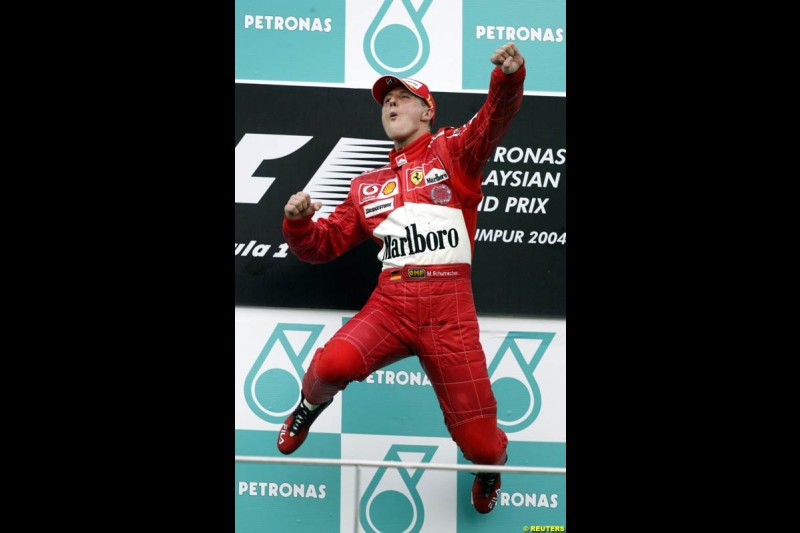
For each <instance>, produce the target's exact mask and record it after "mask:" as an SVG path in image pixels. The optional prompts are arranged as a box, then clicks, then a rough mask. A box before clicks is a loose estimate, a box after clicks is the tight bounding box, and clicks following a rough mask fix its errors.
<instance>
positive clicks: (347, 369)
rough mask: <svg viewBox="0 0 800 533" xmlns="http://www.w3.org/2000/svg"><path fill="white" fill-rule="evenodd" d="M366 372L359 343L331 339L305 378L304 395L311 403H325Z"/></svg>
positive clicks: (315, 356)
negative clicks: (357, 346)
mask: <svg viewBox="0 0 800 533" xmlns="http://www.w3.org/2000/svg"><path fill="white" fill-rule="evenodd" d="M365 371H366V369H365V366H364V359H363V358H362V357H361V353H360V352H359V351H358V350H357V349H356V348H355V346H353V345H352V344H350V343H349V342H346V341H343V340H341V339H336V338H334V339H331V340H330V341H328V343H327V344H325V346H323V347H322V348H318V349H317V351H316V353H314V357H313V358H312V359H311V364H310V365H309V367H308V370H307V371H306V375H305V376H304V377H303V395H304V396H305V397H306V400H308V401H309V403H313V404H317V405H319V404H323V403H325V402H327V401H328V400H330V399H331V398H333V397H334V396H335V395H336V393H338V392H339V391H341V390H344V388H345V387H347V384H348V383H350V382H351V381H353V380H354V379H358V378H359V377H360V376H362V375H364V373H365Z"/></svg>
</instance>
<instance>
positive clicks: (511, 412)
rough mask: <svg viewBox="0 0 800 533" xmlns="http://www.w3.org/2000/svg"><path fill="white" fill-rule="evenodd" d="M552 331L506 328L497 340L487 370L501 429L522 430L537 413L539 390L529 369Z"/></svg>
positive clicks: (536, 362) (541, 353)
mask: <svg viewBox="0 0 800 533" xmlns="http://www.w3.org/2000/svg"><path fill="white" fill-rule="evenodd" d="M555 335H556V334H555V333H549V332H539V331H509V332H508V335H506V338H505V339H504V340H503V342H502V344H500V347H499V348H498V350H497V354H496V355H495V357H494V359H493V360H492V363H491V364H490V365H489V367H488V370H489V377H490V379H491V381H492V389H493V390H494V393H495V396H496V397H497V425H498V426H500V427H501V428H502V429H503V430H504V431H506V432H509V433H512V432H516V431H522V430H523V429H525V428H527V427H528V426H530V425H531V424H532V423H533V421H534V420H536V417H537V416H539V412H540V411H541V410H542V392H541V391H540V390H539V385H538V384H537V383H536V380H535V379H534V377H533V372H534V370H535V369H536V366H537V365H538V364H539V361H541V360H542V357H543V356H544V353H545V352H546V351H547V348H548V346H550V343H551V342H552V341H553V338H554V337H555ZM536 341H539V342H538V343H537V342H536Z"/></svg>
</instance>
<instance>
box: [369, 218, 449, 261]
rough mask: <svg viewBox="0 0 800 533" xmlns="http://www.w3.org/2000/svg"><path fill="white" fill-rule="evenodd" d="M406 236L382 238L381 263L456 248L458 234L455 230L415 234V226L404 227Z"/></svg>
mask: <svg viewBox="0 0 800 533" xmlns="http://www.w3.org/2000/svg"><path fill="white" fill-rule="evenodd" d="M405 230H406V236H405V237H400V238H396V237H393V236H392V235H387V236H386V237H384V238H383V259H382V260H383V261H386V260H387V259H394V258H395V257H402V256H405V255H414V254H419V253H422V252H428V251H434V250H445V249H447V248H456V247H457V246H458V232H457V231H456V230H455V228H450V229H440V230H438V231H431V232H430V233H417V225H416V224H411V225H410V226H406V228H405Z"/></svg>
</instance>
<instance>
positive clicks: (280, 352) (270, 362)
mask: <svg viewBox="0 0 800 533" xmlns="http://www.w3.org/2000/svg"><path fill="white" fill-rule="evenodd" d="M324 327H325V326H324V325H322V324H282V323H279V324H278V325H277V326H275V330H274V331H273V332H272V335H271V336H270V337H269V339H268V340H267V343H266V344H265V345H264V348H262V349H261V353H260V354H259V355H258V357H257V358H256V361H255V363H253V367H252V368H251V369H250V371H249V372H248V373H247V377H246V378H245V380H244V397H245V400H246V401H247V405H248V406H249V407H250V409H251V410H252V411H253V412H254V413H255V414H256V415H257V416H258V417H259V418H261V419H262V420H265V421H267V422H272V423H275V424H280V423H281V422H283V421H284V419H285V418H286V416H287V415H288V414H289V413H290V412H291V411H292V409H293V408H294V407H295V406H296V405H297V404H298V402H299V401H300V386H301V384H302V383H303V376H305V370H303V362H305V360H306V358H307V357H309V355H311V349H312V347H313V346H314V343H315V342H316V341H317V339H318V338H319V336H320V334H321V333H322V329H323V328H324Z"/></svg>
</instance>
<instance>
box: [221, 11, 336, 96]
mask: <svg viewBox="0 0 800 533" xmlns="http://www.w3.org/2000/svg"><path fill="white" fill-rule="evenodd" d="M345 5H346V0H332V1H328V2H319V1H318V0H235V2H234V25H235V28H236V31H235V42H234V61H235V63H234V75H235V77H236V79H237V80H280V81H286V82H293V81H299V82H324V83H342V82H344V56H345V51H344V49H345V23H344V22H345Z"/></svg>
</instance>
